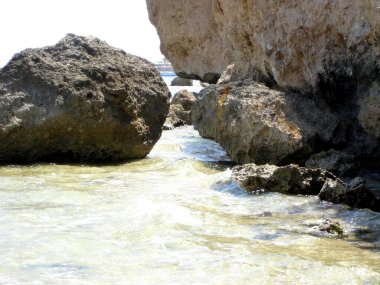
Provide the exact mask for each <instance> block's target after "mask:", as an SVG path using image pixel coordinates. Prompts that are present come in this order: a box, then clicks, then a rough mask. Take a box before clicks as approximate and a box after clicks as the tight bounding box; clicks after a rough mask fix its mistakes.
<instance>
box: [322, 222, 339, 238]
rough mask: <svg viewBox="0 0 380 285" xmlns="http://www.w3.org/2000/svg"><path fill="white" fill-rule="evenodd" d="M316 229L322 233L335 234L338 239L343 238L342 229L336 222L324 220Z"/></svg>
mask: <svg viewBox="0 0 380 285" xmlns="http://www.w3.org/2000/svg"><path fill="white" fill-rule="evenodd" d="M318 229H319V230H320V231H322V232H328V233H330V234H337V235H338V237H343V228H342V226H341V225H340V223H339V222H337V221H333V220H330V219H324V220H323V222H322V223H321V224H320V225H319V226H318Z"/></svg>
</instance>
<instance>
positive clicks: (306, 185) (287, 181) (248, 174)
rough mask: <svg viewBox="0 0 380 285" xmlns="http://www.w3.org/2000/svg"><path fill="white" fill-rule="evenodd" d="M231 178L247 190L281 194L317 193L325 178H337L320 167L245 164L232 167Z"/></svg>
mask: <svg viewBox="0 0 380 285" xmlns="http://www.w3.org/2000/svg"><path fill="white" fill-rule="evenodd" d="M232 178H233V179H234V180H236V181H237V182H239V183H240V184H241V185H242V186H243V187H244V188H245V189H247V190H248V191H256V190H258V189H265V190H267V191H270V192H279V193H283V194H303V195H317V194H318V193H319V192H320V191H321V189H322V187H323V185H324V183H325V181H326V179H331V180H332V181H335V180H338V179H337V178H336V177H335V176H334V175H333V174H331V173H329V172H327V171H324V170H322V169H308V168H304V167H299V166H297V165H294V164H291V165H287V166H281V167H279V166H275V165H268V164H267V165H256V164H252V163H251V164H245V165H238V166H235V167H234V168H232Z"/></svg>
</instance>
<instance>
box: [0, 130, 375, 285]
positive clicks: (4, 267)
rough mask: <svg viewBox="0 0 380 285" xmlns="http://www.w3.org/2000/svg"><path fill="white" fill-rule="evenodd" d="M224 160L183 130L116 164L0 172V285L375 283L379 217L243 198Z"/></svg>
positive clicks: (292, 199)
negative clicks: (332, 232)
mask: <svg viewBox="0 0 380 285" xmlns="http://www.w3.org/2000/svg"><path fill="white" fill-rule="evenodd" d="M226 159H227V158H226V157H225V154H224V152H223V151H222V150H221V149H220V148H219V147H218V145H216V144H215V143H213V142H211V141H208V140H204V139H201V138H200V137H199V136H198V135H197V133H196V132H195V131H194V130H193V129H192V128H191V127H186V128H181V129H177V130H174V131H165V132H164V133H163V136H162V139H161V140H160V141H159V143H158V144H157V145H156V147H155V148H154V150H153V151H152V152H151V154H150V155H149V157H148V158H147V159H144V160H139V161H134V162H131V163H126V164H122V165H114V166H102V167H95V166H80V165H77V166H69V165H33V166H22V167H21V166H7V167H1V168H0V256H1V265H0V284H231V283H233V284H380V250H379V247H380V215H379V214H375V213H373V212H370V211H366V210H355V211H349V210H347V209H346V208H345V207H343V206H336V205H331V204H329V203H322V202H320V201H319V200H318V199H317V198H315V197H296V196H284V195H280V194H275V193H264V194H260V195H247V194H246V193H245V192H244V191H243V190H242V189H240V188H239V187H238V186H237V185H236V184H235V183H233V182H231V181H230V180H229V178H228V177H229V173H230V172H229V170H228V169H226V167H225V166H221V165H217V164H215V163H214V162H215V161H218V160H226ZM323 217H330V218H334V219H338V220H339V221H340V222H341V223H342V225H343V227H344V230H345V232H346V233H347V236H346V237H345V238H343V239H337V238H334V237H321V236H318V235H317V233H318V231H316V230H315V229H313V226H315V225H317V224H319V223H320V222H321V220H322V218H323ZM357 228H365V229H366V231H364V232H362V233H361V234H360V235H359V236H358V234H356V233H355V229H357Z"/></svg>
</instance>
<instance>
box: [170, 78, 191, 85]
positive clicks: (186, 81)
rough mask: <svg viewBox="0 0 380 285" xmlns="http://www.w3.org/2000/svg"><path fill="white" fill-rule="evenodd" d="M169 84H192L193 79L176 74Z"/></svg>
mask: <svg viewBox="0 0 380 285" xmlns="http://www.w3.org/2000/svg"><path fill="white" fill-rule="evenodd" d="M170 86H193V80H191V79H186V78H181V77H178V76H177V77H175V78H174V79H173V80H172V82H171V83H170Z"/></svg>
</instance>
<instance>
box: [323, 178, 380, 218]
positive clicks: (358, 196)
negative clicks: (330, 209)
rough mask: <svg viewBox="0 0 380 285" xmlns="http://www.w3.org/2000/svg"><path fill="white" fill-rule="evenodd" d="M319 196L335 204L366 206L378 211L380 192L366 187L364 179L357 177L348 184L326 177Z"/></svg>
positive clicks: (379, 208) (355, 206)
mask: <svg viewBox="0 0 380 285" xmlns="http://www.w3.org/2000/svg"><path fill="white" fill-rule="evenodd" d="M319 198H320V199H321V200H325V201H329V202H332V203H335V204H338V203H339V204H340V203H341V204H346V205H348V206H350V207H351V208H368V209H370V210H373V211H376V212H380V194H379V193H376V191H375V190H373V189H369V188H368V187H366V185H365V182H364V180H363V179H361V178H359V177H357V178H355V179H353V180H352V181H351V182H350V183H349V184H348V185H347V184H344V183H342V182H341V181H339V180H335V181H334V180H332V179H327V180H326V182H325V184H324V185H323V187H322V189H321V192H320V193H319Z"/></svg>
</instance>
